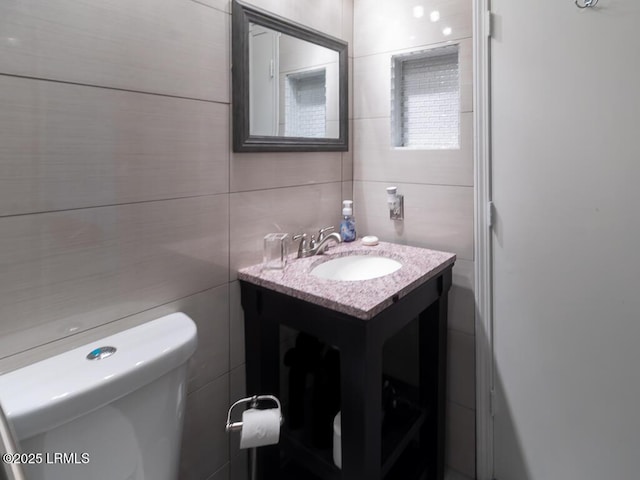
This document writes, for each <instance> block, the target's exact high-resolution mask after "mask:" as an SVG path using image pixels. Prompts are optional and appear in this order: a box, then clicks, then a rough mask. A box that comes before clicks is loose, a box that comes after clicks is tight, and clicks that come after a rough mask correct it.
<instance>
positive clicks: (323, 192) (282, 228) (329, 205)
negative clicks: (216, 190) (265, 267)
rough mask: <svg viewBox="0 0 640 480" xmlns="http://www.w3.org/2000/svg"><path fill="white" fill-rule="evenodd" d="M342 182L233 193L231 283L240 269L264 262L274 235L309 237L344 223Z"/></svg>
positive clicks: (231, 197) (231, 196)
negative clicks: (265, 250) (267, 239)
mask: <svg viewBox="0 0 640 480" xmlns="http://www.w3.org/2000/svg"><path fill="white" fill-rule="evenodd" d="M341 188H342V182H335V183H323V184H318V185H309V186H304V187H288V188H276V189H273V190H259V191H254V192H241V193H232V194H231V195H230V202H231V210H230V211H231V232H230V235H231V241H230V245H231V252H230V253H231V280H235V278H236V272H237V270H238V269H239V268H242V267H246V266H249V265H254V264H256V263H260V262H261V261H262V246H263V245H262V241H263V238H264V236H265V235H266V234H267V233H270V232H288V233H300V232H308V233H309V234H311V233H315V231H316V230H317V229H318V228H320V227H324V226H327V225H336V226H337V222H339V220H340V212H341V198H340V197H341V194H342V192H341Z"/></svg>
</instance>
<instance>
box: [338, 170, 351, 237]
mask: <svg viewBox="0 0 640 480" xmlns="http://www.w3.org/2000/svg"><path fill="white" fill-rule="evenodd" d="M341 198H342V200H353V182H342V197H341ZM340 212H342V207H340ZM340 219H342V215H340ZM338 229H339V225H336V232H337V231H338Z"/></svg>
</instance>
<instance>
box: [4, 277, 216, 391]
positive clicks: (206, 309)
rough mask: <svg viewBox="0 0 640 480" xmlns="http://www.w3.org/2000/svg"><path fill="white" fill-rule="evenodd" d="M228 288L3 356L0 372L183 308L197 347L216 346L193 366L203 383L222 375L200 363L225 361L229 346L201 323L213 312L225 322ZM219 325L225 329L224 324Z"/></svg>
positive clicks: (192, 381)
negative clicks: (210, 334) (193, 327)
mask: <svg viewBox="0 0 640 480" xmlns="http://www.w3.org/2000/svg"><path fill="white" fill-rule="evenodd" d="M226 289H227V286H226V285H222V286H220V287H216V288H213V289H209V290H205V291H204V292H200V293H197V294H195V295H190V296H187V297H183V298H181V299H179V300H176V301H175V302H170V303H166V304H164V305H160V306H158V307H154V308H151V309H149V310H145V311H144V312H140V313H136V314H134V315H130V316H128V317H125V318H123V319H121V320H115V321H112V322H109V323H106V324H103V325H99V326H97V327H95V328H91V329H89V330H85V331H83V332H80V333H76V334H73V335H70V336H67V337H64V338H61V339H59V340H55V341H52V342H49V343H46V344H44V345H40V346H38V347H37V348H33V349H30V350H26V351H24V352H21V353H18V354H16V355H12V356H10V357H6V358H4V359H2V360H0V374H2V373H6V372H9V371H12V370H16V369H18V368H22V367H25V366H27V365H30V364H32V363H35V362H39V361H41V360H44V359H46V358H49V357H52V356H54V355H58V354H60V353H63V352H66V351H68V350H71V349H73V348H77V347H80V346H82V345H86V344H88V343H92V342H95V341H96V340H99V339H101V338H105V337H108V336H110V335H114V334H116V333H119V332H122V331H123V330H126V329H128V328H133V327H136V326H138V325H141V324H143V323H145V322H148V321H151V320H155V319H156V318H160V317H163V316H164V315H169V314H171V313H175V312H184V313H186V314H187V315H188V316H189V317H191V318H192V319H193V320H194V321H195V322H196V324H197V325H198V350H206V349H207V348H211V349H213V350H214V351H212V352H206V353H205V352H203V353H204V355H203V357H202V358H201V359H200V360H198V361H197V364H196V366H195V367H191V369H190V372H189V377H190V378H191V383H192V384H193V383H194V382H195V381H197V382H198V383H200V381H201V380H202V379H204V377H205V376H208V377H209V380H206V381H211V380H213V379H214V378H217V377H218V376H219V371H218V370H217V366H215V365H214V366H213V367H212V368H206V369H203V368H201V365H202V364H204V363H205V362H206V363H207V364H208V366H209V367H211V366H212V364H213V363H214V362H218V361H221V362H224V359H223V358H222V357H224V356H225V353H224V352H225V349H226V346H221V347H219V346H217V345H215V343H216V342H217V341H218V338H216V339H215V340H214V341H213V342H211V341H210V340H207V338H208V335H206V334H203V332H202V331H201V330H202V328H201V327H200V326H199V325H200V324H203V323H212V322H211V319H212V318H214V316H215V318H216V321H220V322H225V320H224V318H223V316H222V315H219V313H220V312H224V309H225V307H226V306H227V305H228V301H227V299H225V298H224V296H223V295H222V294H223V292H225V291H226ZM220 328H221V330H222V331H223V332H224V329H225V327H224V325H222V326H221V327H220ZM225 341H226V339H225ZM207 345H208V346H207ZM212 345H213V346H212ZM218 349H220V352H218V351H217V350H218ZM196 355H199V354H196ZM214 357H216V358H214ZM193 368H196V369H197V370H198V371H197V372H196V371H194V370H193ZM205 370H206V371H205ZM196 378H197V380H196ZM191 390H193V387H190V388H189V391H191Z"/></svg>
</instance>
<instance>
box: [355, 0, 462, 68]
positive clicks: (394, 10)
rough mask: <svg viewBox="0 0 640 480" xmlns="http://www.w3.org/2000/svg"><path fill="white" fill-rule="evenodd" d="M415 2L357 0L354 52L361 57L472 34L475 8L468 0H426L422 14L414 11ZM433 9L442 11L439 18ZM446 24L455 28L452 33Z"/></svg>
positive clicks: (402, 0) (453, 39) (401, 0)
mask: <svg viewBox="0 0 640 480" xmlns="http://www.w3.org/2000/svg"><path fill="white" fill-rule="evenodd" d="M415 5H416V2H414V1H413V0H397V1H394V2H380V1H378V0H355V7H354V10H355V11H354V18H356V22H355V28H354V55H355V56H357V57H360V56H363V55H371V54H376V53H382V52H388V51H392V50H397V49H399V48H408V47H413V46H417V45H428V44H432V43H442V42H446V41H455V40H458V39H461V38H466V37H471V33H472V9H471V4H470V3H469V2H468V1H467V0H449V1H446V2H443V1H442V0H429V1H426V2H422V3H421V5H422V6H423V7H424V16H422V17H421V18H416V17H414V15H413V7H414V6H415ZM433 10H438V11H439V12H440V20H439V21H437V22H432V21H431V19H430V13H431V11H433ZM445 27H449V28H451V33H450V34H449V35H445V34H444V33H443V29H444V28H445Z"/></svg>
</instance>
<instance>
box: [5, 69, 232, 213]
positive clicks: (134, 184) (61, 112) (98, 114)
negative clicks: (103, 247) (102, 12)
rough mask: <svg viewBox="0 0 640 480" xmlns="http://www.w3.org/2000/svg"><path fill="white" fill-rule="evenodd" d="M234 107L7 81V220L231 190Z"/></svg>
mask: <svg viewBox="0 0 640 480" xmlns="http://www.w3.org/2000/svg"><path fill="white" fill-rule="evenodd" d="M228 118H229V107H228V106H227V105H221V104H216V103H211V102H200V101H193V100H184V99H176V98H170V97H163V96H159V95H147V94H140V93H132V92H123V91H118V90H111V89H104V88H95V87H84V86H80V85H69V84H64V83H58V82H46V81H40V80H31V79H24V78H17V77H6V76H5V77H2V76H0V143H1V144H2V146H3V148H2V150H1V151H0V165H2V166H3V171H4V172H6V173H5V174H3V175H2V177H1V178H0V216H2V215H15V214H23V213H30V212H42V211H52V210H65V209H70V208H80V207H89V206H98V205H113V204H117V203H129V202H139V201H145V200H158V199H165V198H177V197H184V196H195V195H204V194H213V193H222V192H227V191H228V188H229V187H228V173H227V172H228V163H229V124H228Z"/></svg>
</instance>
